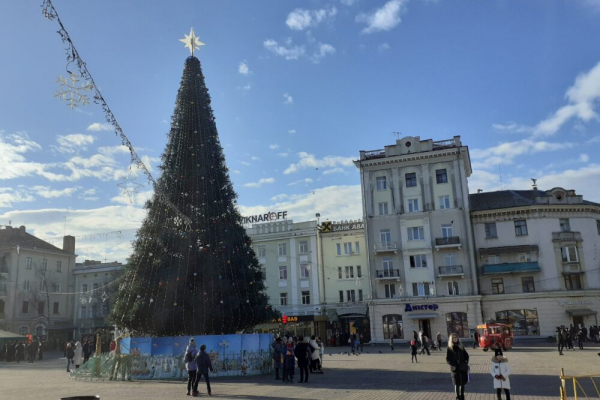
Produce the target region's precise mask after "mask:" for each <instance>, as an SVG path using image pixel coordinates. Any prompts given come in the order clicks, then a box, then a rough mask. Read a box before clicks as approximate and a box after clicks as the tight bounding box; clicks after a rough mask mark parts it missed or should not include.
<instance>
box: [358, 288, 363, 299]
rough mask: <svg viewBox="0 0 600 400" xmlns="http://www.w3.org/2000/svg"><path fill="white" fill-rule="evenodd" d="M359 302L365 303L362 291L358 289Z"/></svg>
mask: <svg viewBox="0 0 600 400" xmlns="http://www.w3.org/2000/svg"><path fill="white" fill-rule="evenodd" d="M358 301H363V294H362V289H358Z"/></svg>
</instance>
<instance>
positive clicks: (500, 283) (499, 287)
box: [492, 278, 504, 294]
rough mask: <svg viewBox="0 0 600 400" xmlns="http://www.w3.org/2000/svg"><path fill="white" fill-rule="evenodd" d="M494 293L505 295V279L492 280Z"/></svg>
mask: <svg viewBox="0 0 600 400" xmlns="http://www.w3.org/2000/svg"><path fill="white" fill-rule="evenodd" d="M492 293H493V294H503V293H504V279H502V278H498V279H492Z"/></svg>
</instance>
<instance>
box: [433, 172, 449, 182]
mask: <svg viewBox="0 0 600 400" xmlns="http://www.w3.org/2000/svg"><path fill="white" fill-rule="evenodd" d="M435 181H436V182H437V183H448V174H447V173H446V170H445V169H436V170H435Z"/></svg>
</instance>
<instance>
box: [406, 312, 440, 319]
mask: <svg viewBox="0 0 600 400" xmlns="http://www.w3.org/2000/svg"><path fill="white" fill-rule="evenodd" d="M437 317H439V315H437V313H423V314H408V315H407V316H406V318H408V319H431V318H437Z"/></svg>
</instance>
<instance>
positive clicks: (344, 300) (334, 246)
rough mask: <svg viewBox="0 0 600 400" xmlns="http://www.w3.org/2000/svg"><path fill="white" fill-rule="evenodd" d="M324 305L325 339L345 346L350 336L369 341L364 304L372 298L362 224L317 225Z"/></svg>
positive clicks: (331, 223) (353, 222) (359, 222)
mask: <svg viewBox="0 0 600 400" xmlns="http://www.w3.org/2000/svg"><path fill="white" fill-rule="evenodd" d="M319 238H320V240H319V243H320V249H319V250H320V251H319V254H320V262H321V265H322V271H323V276H322V279H321V280H322V283H323V284H322V287H323V290H322V291H323V300H324V301H323V306H324V309H325V311H326V313H327V317H328V324H327V337H328V338H330V337H331V336H334V337H335V340H336V341H337V342H339V343H340V344H342V343H343V344H345V343H346V342H347V339H348V338H349V336H350V335H352V334H360V336H361V337H362V338H363V339H364V340H365V341H366V342H368V341H370V336H371V330H370V323H369V316H368V308H367V302H368V301H369V300H370V299H371V280H370V278H371V274H370V271H369V264H368V261H367V247H366V241H365V229H364V222H363V221H362V220H357V221H339V222H336V221H333V222H331V221H326V222H323V223H322V224H321V225H320V232H319Z"/></svg>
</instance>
